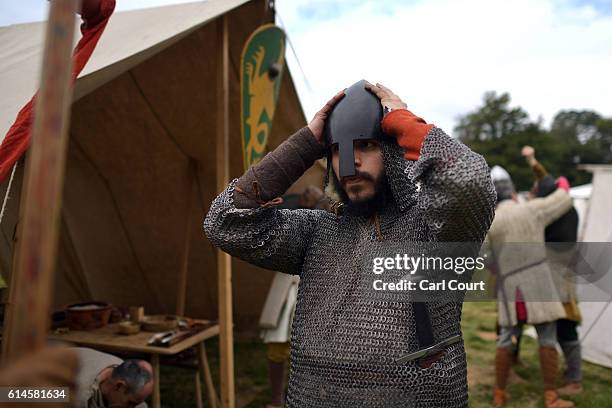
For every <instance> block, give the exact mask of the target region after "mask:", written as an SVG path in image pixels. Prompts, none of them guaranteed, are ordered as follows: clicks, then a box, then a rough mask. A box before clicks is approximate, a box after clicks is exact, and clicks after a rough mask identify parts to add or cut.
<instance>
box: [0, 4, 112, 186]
mask: <svg viewBox="0 0 612 408" xmlns="http://www.w3.org/2000/svg"><path fill="white" fill-rule="evenodd" d="M98 2H99V6H98V7H96V6H93V7H92V1H88V2H86V1H84V2H83V3H84V7H83V15H82V16H81V17H82V18H83V24H81V34H82V37H81V39H80V40H79V43H78V44H77V46H76V48H75V49H74V53H73V55H72V63H73V66H72V81H73V83H74V81H76V78H77V77H78V76H79V74H80V73H81V71H82V70H83V68H84V67H85V64H87V61H89V58H90V57H91V54H92V53H93V51H94V49H95V48H96V44H97V43H98V40H99V39H100V37H101V36H102V33H103V32H104V29H105V28H106V24H107V23H108V20H109V18H110V17H111V15H112V14H113V11H114V10H115V0H98ZM85 3H87V7H89V10H92V11H89V10H88V8H87V7H86V6H85ZM88 13H90V14H88ZM35 103H36V94H35V95H34V96H33V97H32V99H30V101H29V102H28V103H27V104H25V106H24V107H23V108H21V110H20V111H19V113H18V114H17V118H16V119H15V123H13V125H12V126H11V128H10V129H9V131H8V132H7V134H6V136H5V137H4V140H3V141H2V145H0V183H1V182H2V181H4V179H6V177H7V176H8V174H9V173H10V171H11V168H12V167H13V165H14V164H15V162H17V160H19V158H20V157H21V156H22V155H23V154H24V153H25V151H26V150H27V148H28V146H29V145H30V132H31V129H32V123H33V116H34V106H35Z"/></svg>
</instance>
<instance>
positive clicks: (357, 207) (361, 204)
mask: <svg viewBox="0 0 612 408" xmlns="http://www.w3.org/2000/svg"><path fill="white" fill-rule="evenodd" d="M355 175H356V176H359V177H361V178H363V179H366V180H370V181H373V182H374V194H372V195H371V196H370V197H367V198H364V199H362V200H357V201H353V200H351V199H350V198H349V196H348V194H347V193H346V191H345V190H344V187H343V186H342V184H341V183H340V181H339V180H338V177H336V174H335V173H333V172H332V176H333V177H332V182H333V183H334V187H335V189H336V191H337V192H338V194H339V195H340V199H341V200H342V203H343V204H344V213H345V214H347V215H352V216H363V217H369V216H372V215H374V213H375V212H376V211H378V210H380V209H381V208H383V207H384V206H385V205H386V203H387V201H388V199H389V197H390V196H391V190H390V188H389V183H387V175H386V174H385V173H383V174H382V175H381V176H380V177H379V178H378V179H377V180H375V179H374V178H373V177H372V176H371V175H369V174H367V173H363V172H360V171H359V170H356V173H355Z"/></svg>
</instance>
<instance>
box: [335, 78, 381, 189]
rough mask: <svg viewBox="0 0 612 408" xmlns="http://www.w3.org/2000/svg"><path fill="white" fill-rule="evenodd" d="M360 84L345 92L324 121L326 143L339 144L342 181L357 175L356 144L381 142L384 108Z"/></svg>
mask: <svg viewBox="0 0 612 408" xmlns="http://www.w3.org/2000/svg"><path fill="white" fill-rule="evenodd" d="M365 85H366V81H365V80H361V81H359V82H357V83H355V84H353V85H351V86H350V87H349V88H347V89H346V91H344V93H345V95H346V96H345V97H344V98H342V99H341V100H340V101H339V102H338V103H337V104H336V106H334V108H333V110H332V111H331V113H330V115H329V116H328V117H327V120H326V121H325V139H326V141H327V143H328V144H329V145H333V144H336V143H337V144H338V153H339V155H340V156H339V160H340V163H339V164H340V177H346V176H354V175H355V154H354V151H353V142H354V141H355V140H361V139H381V138H382V135H383V133H382V129H381V126H380V122H381V121H382V118H383V111H382V106H381V104H380V100H379V99H378V98H377V97H376V95H374V94H372V93H371V92H370V91H368V90H367V89H366V88H365Z"/></svg>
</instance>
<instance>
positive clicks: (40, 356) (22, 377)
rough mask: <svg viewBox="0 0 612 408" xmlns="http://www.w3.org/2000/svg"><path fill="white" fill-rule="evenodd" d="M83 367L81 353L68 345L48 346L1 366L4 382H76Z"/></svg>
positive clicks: (18, 384) (49, 384) (21, 384)
mask: <svg viewBox="0 0 612 408" xmlns="http://www.w3.org/2000/svg"><path fill="white" fill-rule="evenodd" d="M78 369H79V359H78V356H77V353H76V352H75V351H73V350H70V349H68V348H65V347H48V348H45V349H43V350H40V351H37V352H35V353H33V354H31V355H29V356H25V357H23V358H20V359H18V360H16V361H15V362H13V363H12V364H10V365H8V366H6V367H3V368H2V370H0V386H4V387H7V386H14V387H69V388H70V389H71V391H73V390H74V388H75V386H76V376H77V372H78Z"/></svg>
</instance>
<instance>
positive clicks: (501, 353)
mask: <svg viewBox="0 0 612 408" xmlns="http://www.w3.org/2000/svg"><path fill="white" fill-rule="evenodd" d="M511 366H512V350H511V349H510V348H509V347H498V348H497V350H496V352H495V392H494V394H493V406H494V407H495V408H501V407H503V406H504V405H505V404H506V402H507V401H508V399H509V395H508V393H507V392H506V384H507V383H508V375H509V374H510V367H511Z"/></svg>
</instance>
